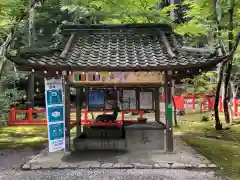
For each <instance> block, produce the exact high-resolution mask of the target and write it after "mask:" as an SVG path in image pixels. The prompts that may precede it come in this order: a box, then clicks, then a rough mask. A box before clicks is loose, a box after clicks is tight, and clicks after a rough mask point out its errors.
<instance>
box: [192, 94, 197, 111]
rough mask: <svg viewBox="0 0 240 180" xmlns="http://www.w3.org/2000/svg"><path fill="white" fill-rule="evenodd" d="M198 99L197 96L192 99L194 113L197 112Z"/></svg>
mask: <svg viewBox="0 0 240 180" xmlns="http://www.w3.org/2000/svg"><path fill="white" fill-rule="evenodd" d="M196 97H197V96H193V97H192V103H193V111H194V112H195V111H196Z"/></svg>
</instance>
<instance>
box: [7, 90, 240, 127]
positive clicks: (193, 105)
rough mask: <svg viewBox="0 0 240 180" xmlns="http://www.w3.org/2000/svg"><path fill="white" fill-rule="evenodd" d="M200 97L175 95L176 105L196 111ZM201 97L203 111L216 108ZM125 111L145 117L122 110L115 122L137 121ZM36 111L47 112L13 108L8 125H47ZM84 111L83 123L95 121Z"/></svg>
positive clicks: (239, 108) (238, 110) (238, 102)
mask: <svg viewBox="0 0 240 180" xmlns="http://www.w3.org/2000/svg"><path fill="white" fill-rule="evenodd" d="M198 98H199V96H197V95H184V96H175V97H174V100H175V104H176V107H177V108H178V109H180V110H183V109H188V111H189V110H190V111H196V109H197V106H198V104H199V103H198V102H197V99H198ZM201 98H203V101H202V111H203V112H206V111H212V110H213V108H214V98H211V97H207V96H203V97H201ZM164 100H165V95H164V94H163V96H162V101H164ZM232 104H233V112H234V113H233V114H234V116H240V99H234V100H233V102H232ZM219 111H220V112H222V111H223V105H222V97H220V102H219ZM71 112H72V113H74V112H76V110H72V111H71ZM95 112H102V111H95ZM108 112H112V111H111V110H108V111H104V112H103V113H108ZM125 112H139V113H140V115H139V117H143V111H139V110H126V111H125V110H124V111H121V119H120V120H118V121H116V122H115V124H116V125H121V123H122V122H123V120H124V121H134V122H136V120H125V117H124V114H125ZM19 113H23V114H26V115H27V117H26V118H23V119H20V120H18V119H17V114H19ZM34 113H37V114H39V113H44V114H45V109H40V110H39V109H38V110H33V109H31V108H30V109H28V110H16V109H15V108H11V109H10V118H9V122H8V125H9V126H18V125H46V124H47V120H46V119H39V120H37V119H34V118H33V114H34ZM82 113H83V114H84V115H83V116H82V117H83V118H82V120H81V124H83V125H91V124H92V123H93V121H92V120H89V119H88V113H89V112H88V110H87V109H85V110H83V111H82ZM75 122H76V120H75V119H71V124H74V123H75ZM98 124H99V123H98ZM104 124H105V125H106V123H104ZM107 124H109V125H112V123H107ZM113 124H114V123H113ZM100 125H101V123H100Z"/></svg>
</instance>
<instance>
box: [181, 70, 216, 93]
mask: <svg viewBox="0 0 240 180" xmlns="http://www.w3.org/2000/svg"><path fill="white" fill-rule="evenodd" d="M216 81H217V79H216V74H215V73H214V72H207V73H202V74H201V75H199V76H196V77H194V78H186V79H184V80H182V83H183V86H184V87H185V89H186V91H187V93H188V94H200V95H212V94H213V91H214V90H215V88H216Z"/></svg>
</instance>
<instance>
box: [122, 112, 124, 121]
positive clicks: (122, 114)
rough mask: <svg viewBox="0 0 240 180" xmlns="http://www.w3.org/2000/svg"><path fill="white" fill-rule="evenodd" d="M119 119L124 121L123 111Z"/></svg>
mask: <svg viewBox="0 0 240 180" xmlns="http://www.w3.org/2000/svg"><path fill="white" fill-rule="evenodd" d="M121 121H124V111H121Z"/></svg>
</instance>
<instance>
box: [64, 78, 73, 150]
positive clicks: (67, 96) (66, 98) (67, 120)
mask: <svg viewBox="0 0 240 180" xmlns="http://www.w3.org/2000/svg"><path fill="white" fill-rule="evenodd" d="M63 82H64V104H65V135H66V137H65V143H66V144H65V147H66V148H65V150H66V151H70V118H71V117H70V116H71V114H70V113H71V101H70V85H69V77H68V75H64V81H63Z"/></svg>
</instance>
